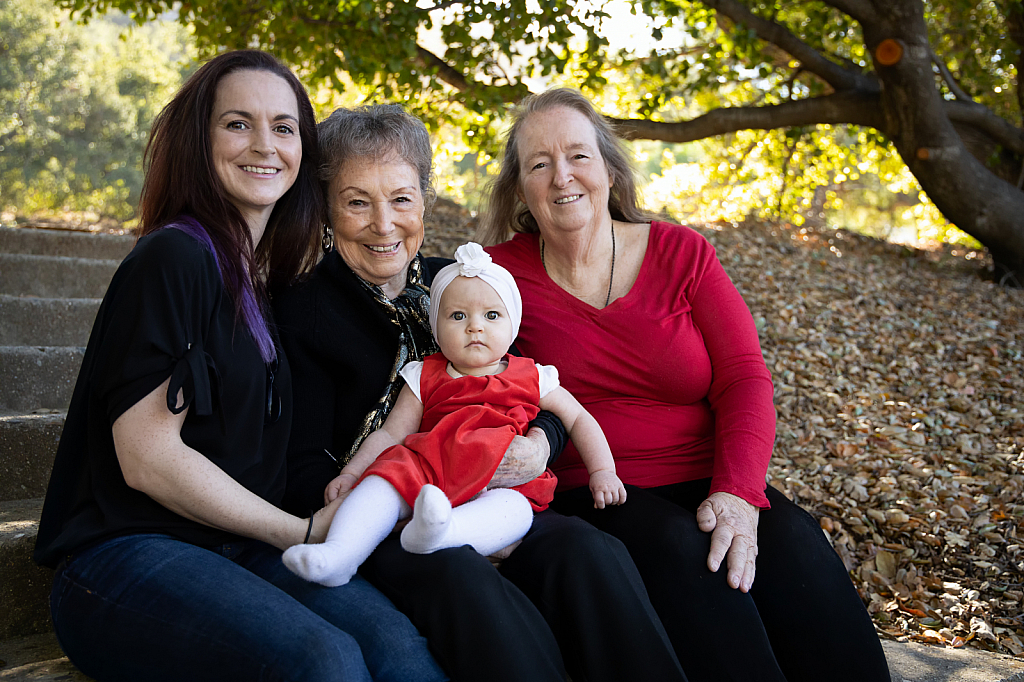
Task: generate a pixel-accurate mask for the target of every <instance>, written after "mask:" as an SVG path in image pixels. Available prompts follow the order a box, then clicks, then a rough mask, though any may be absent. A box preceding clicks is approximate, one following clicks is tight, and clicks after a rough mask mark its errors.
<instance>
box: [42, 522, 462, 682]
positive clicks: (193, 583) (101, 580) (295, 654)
mask: <svg viewBox="0 0 1024 682" xmlns="http://www.w3.org/2000/svg"><path fill="white" fill-rule="evenodd" d="M50 610H51V613H52V615H53V623H54V628H55V630H56V632H57V638H58V640H59V641H60V644H61V646H62V647H63V649H64V651H65V653H67V655H68V657H69V658H70V659H71V661H72V662H73V663H74V664H75V665H76V666H78V667H79V668H80V669H81V670H82V672H84V673H86V674H87V675H90V676H92V677H95V678H96V679H98V680H103V681H106V680H131V681H137V680H168V681H171V680H173V681H175V682H180V681H181V680H211V682H213V681H216V682H224V681H226V680H246V681H255V680H261V681H262V680H268V681H270V680H273V681H278V680H281V681H284V680H288V681H296V682H298V681H303V682H305V681H309V682H314V681H316V682H324V681H331V680H338V681H344V682H369V681H370V680H375V681H376V682H384V681H385V680H387V681H389V682H421V681H427V680H445V679H447V678H446V676H445V674H444V673H443V672H442V671H441V669H440V667H439V666H438V665H437V663H436V662H435V661H434V659H433V657H432V656H431V654H430V652H429V651H428V649H427V643H426V640H425V639H424V638H423V637H422V636H420V634H419V633H418V632H417V631H416V628H415V627H413V625H412V623H410V622H409V619H408V618H406V617H405V616H404V615H402V614H401V613H400V612H399V611H398V610H397V609H395V607H394V606H393V605H392V603H391V602H390V601H388V599H387V598H386V597H385V596H384V595H382V594H381V593H380V592H379V591H377V589H376V588H374V587H373V586H371V585H370V584H369V583H368V582H366V581H365V580H364V579H363V578H362V577H360V576H358V575H357V576H356V577H355V578H353V580H352V581H351V582H350V583H349V584H348V585H345V586H343V587H338V588H327V587H322V586H320V585H315V584H313V583H308V582H306V581H304V580H302V579H301V578H299V577H298V576H296V575H294V574H292V573H291V572H290V571H289V570H288V569H287V568H285V566H284V564H282V563H281V552H280V551H279V550H277V549H275V548H273V547H271V546H269V545H266V544H264V543H262V542H258V541H255V540H246V541H242V542H238V543H232V544H228V545H223V546H221V547H219V548H216V550H215V551H211V550H209V549H204V548H201V547H196V546H195V545H190V544H188V543H184V542H181V541H180V540H176V539H174V538H172V537H169V536H166V535H156V534H154V535H128V536H124V537H119V538H114V539H113V540H108V541H106V542H103V543H100V544H98V545H96V546H94V547H91V548H88V549H86V550H85V551H82V552H79V553H76V554H75V555H73V556H72V557H71V558H70V559H69V560H67V561H65V562H63V563H62V564H61V565H60V566H59V567H58V569H57V575H56V577H55V579H54V585H53V592H52V594H51V596H50Z"/></svg>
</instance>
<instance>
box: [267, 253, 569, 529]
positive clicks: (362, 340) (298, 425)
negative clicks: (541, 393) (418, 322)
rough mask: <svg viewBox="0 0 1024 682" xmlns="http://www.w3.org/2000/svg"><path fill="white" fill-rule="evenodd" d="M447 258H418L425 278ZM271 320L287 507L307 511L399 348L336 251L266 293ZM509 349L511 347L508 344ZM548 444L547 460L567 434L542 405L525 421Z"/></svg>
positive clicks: (393, 330)
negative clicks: (282, 409)
mask: <svg viewBox="0 0 1024 682" xmlns="http://www.w3.org/2000/svg"><path fill="white" fill-rule="evenodd" d="M451 262H452V261H451V260H449V259H444V258H427V259H425V263H426V266H427V267H426V268H425V273H424V279H425V280H426V283H427V284H429V283H430V282H431V281H432V280H433V277H434V274H436V273H437V271H438V270H440V269H441V268H442V267H444V266H445V265H447V264H448V263H451ZM273 306H274V319H275V321H276V323H277V328H278V332H279V334H280V337H281V344H282V346H283V347H284V351H285V354H286V355H287V357H288V362H289V364H290V365H291V370H292V386H293V405H294V410H293V415H294V416H293V419H292V432H291V437H290V439H289V443H288V485H287V490H286V493H285V498H284V502H283V504H282V506H283V508H284V509H285V510H286V511H289V512H291V513H294V514H297V515H306V514H308V513H309V511H310V510H311V509H319V508H320V507H321V506H323V493H324V488H326V487H327V484H328V483H330V481H331V480H332V479H333V478H334V477H335V476H337V475H338V467H337V464H336V463H335V462H334V460H333V459H332V458H331V457H330V456H329V455H328V454H327V453H326V452H325V449H326V450H328V451H330V453H331V454H332V455H334V456H336V457H340V456H341V455H343V454H344V453H346V452H348V450H349V448H350V447H351V446H352V443H353V442H354V441H355V438H356V434H357V431H358V429H359V425H360V423H361V422H362V420H363V418H364V417H365V416H366V414H367V413H368V412H369V411H370V410H371V409H372V408H373V406H374V405H375V404H376V402H377V400H378V398H379V397H380V395H381V393H382V392H383V391H384V387H385V385H386V384H387V380H388V376H389V374H390V373H391V368H392V366H393V364H394V361H395V354H396V353H397V352H398V337H399V330H398V327H396V326H395V325H394V324H393V323H392V322H391V320H390V319H389V318H388V316H387V314H386V313H385V312H384V311H383V310H381V308H380V306H379V305H378V304H377V303H376V301H374V300H373V297H372V296H371V295H370V294H369V292H367V291H366V289H365V288H364V287H363V286H362V284H361V283H360V282H359V280H358V278H357V277H356V275H355V273H353V272H352V270H351V269H350V268H349V267H348V265H346V263H345V261H344V260H342V258H341V256H340V255H339V254H338V252H337V251H332V252H330V253H329V254H327V255H326V256H324V258H323V260H322V261H321V262H320V264H319V265H318V266H317V268H316V270H315V272H314V273H313V275H312V276H311V277H310V278H309V279H308V280H306V281H304V282H301V283H299V284H297V285H295V286H292V287H289V288H287V289H284V290H282V291H279V292H276V293H275V295H274V298H273ZM513 352H515V351H514V350H513ZM531 426H537V427H539V428H541V429H543V430H544V433H545V434H546V435H547V437H548V441H549V443H550V445H551V452H552V457H551V459H550V461H549V464H550V463H551V462H553V461H554V460H555V458H556V457H557V456H558V454H560V453H561V452H562V449H563V447H564V446H565V444H566V440H567V434H566V432H565V429H564V428H563V427H562V423H561V422H560V421H559V420H558V418H557V417H555V416H554V415H552V414H551V413H548V412H542V413H541V414H540V415H538V417H537V419H536V420H535V421H534V422H533V423H532V424H531Z"/></svg>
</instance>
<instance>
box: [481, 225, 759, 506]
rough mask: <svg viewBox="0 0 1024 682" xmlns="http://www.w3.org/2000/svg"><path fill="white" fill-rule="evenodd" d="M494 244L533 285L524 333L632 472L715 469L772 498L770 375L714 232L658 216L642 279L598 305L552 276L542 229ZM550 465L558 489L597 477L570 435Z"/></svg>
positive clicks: (698, 473)
mask: <svg viewBox="0 0 1024 682" xmlns="http://www.w3.org/2000/svg"><path fill="white" fill-rule="evenodd" d="M487 250H488V251H489V252H490V254H491V256H492V257H493V258H494V261H495V262H496V263H499V264H500V265H502V266H504V267H505V268H507V269H508V270H509V271H510V272H511V273H512V274H513V275H514V276H515V278H516V282H517V283H518V285H519V290H520V292H521V293H522V296H523V322H522V326H521V327H520V330H519V337H518V339H517V340H516V345H517V346H518V347H519V349H520V350H521V351H522V353H523V355H524V356H526V357H530V358H533V359H534V360H536V361H537V362H540V363H543V364H548V365H554V366H555V367H557V368H558V372H559V376H560V377H561V380H562V385H563V386H564V387H565V388H566V389H567V390H568V391H569V392H570V393H572V394H573V395H574V396H575V397H576V399H577V400H579V401H580V403H582V404H583V406H584V407H585V408H586V409H587V410H588V411H589V412H590V413H591V414H592V415H594V417H595V418H596V419H597V421H598V423H600V425H601V427H602V429H603V430H604V433H605V436H606V437H607V438H608V442H609V445H610V446H611V449H612V453H613V454H614V455H615V463H616V469H617V473H618V475H619V477H620V478H621V479H622V480H623V481H624V482H626V483H632V484H634V485H637V486H639V487H642V488H650V487H655V486H661V485H668V484H672V483H679V482H682V481H692V480H696V479H701V478H708V477H711V492H720V491H721V492H728V493H732V494H734V495H738V496H739V497H742V498H743V499H744V500H746V501H747V502H750V503H751V504H753V505H755V506H758V507H761V508H768V506H769V505H768V500H767V498H765V495H764V490H765V473H766V472H767V469H768V460H769V458H770V457H771V452H772V445H773V443H774V441H775V408H774V404H773V397H772V396H773V388H772V382H771V375H770V374H769V372H768V369H767V367H766V366H765V363H764V358H763V356H762V355H761V346H760V343H759V341H758V338H757V329H756V328H755V326H754V321H753V319H752V317H751V315H750V311H749V310H748V308H747V306H746V304H745V303H744V302H743V299H742V297H741V296H740V294H739V292H738V291H736V287H735V286H733V284H732V282H731V281H730V280H729V277H728V275H726V274H725V270H723V269H722V266H721V264H720V263H719V262H718V258H717V257H716V256H715V250H714V247H712V246H711V244H709V243H708V242H707V240H706V239H704V237H702V236H701V235H700V234H698V233H697V232H695V231H693V230H691V229H690V228H688V227H683V226H680V225H672V224H669V223H663V222H657V221H655V222H653V223H652V224H651V231H650V237H649V240H648V244H647V253H646V255H645V256H644V261H643V264H642V265H641V267H640V273H639V275H638V276H637V279H636V282H635V283H634V284H633V287H632V288H631V289H630V291H629V293H627V294H626V295H625V296H623V297H622V298H618V299H616V300H615V301H612V303H611V305H609V306H608V307H606V308H603V309H600V310H599V309H597V308H594V307H592V306H590V305H588V304H586V303H584V302H582V301H580V300H579V299H577V298H576V297H574V296H572V295H571V294H569V293H568V292H566V291H565V290H563V289H562V288H561V287H559V286H558V285H557V284H555V283H554V282H553V281H552V280H551V278H550V277H548V275H547V273H546V272H545V271H544V267H543V265H542V263H541V260H540V251H539V237H538V235H536V234H529V235H527V234H519V235H516V236H515V237H514V238H513V239H512V240H511V241H509V242H506V243H504V244H499V245H497V246H493V247H489V248H488V249H487ZM552 469H553V470H554V472H555V474H556V475H557V476H558V487H559V489H568V488H575V487H579V486H583V485H587V482H588V480H589V477H588V475H587V470H586V467H585V466H584V465H583V462H582V461H581V460H580V457H579V453H578V452H577V451H576V449H575V448H574V447H573V446H572V445H571V444H570V445H569V446H567V448H566V450H565V452H563V454H562V456H561V457H560V458H559V459H558V461H557V462H556V463H555V464H554V466H553V467H552Z"/></svg>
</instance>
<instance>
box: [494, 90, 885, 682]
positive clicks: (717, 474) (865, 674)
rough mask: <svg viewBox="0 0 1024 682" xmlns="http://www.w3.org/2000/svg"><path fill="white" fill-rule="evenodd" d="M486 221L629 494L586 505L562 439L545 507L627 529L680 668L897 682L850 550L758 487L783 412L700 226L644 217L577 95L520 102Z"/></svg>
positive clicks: (536, 341) (622, 158)
mask: <svg viewBox="0 0 1024 682" xmlns="http://www.w3.org/2000/svg"><path fill="white" fill-rule="evenodd" d="M482 222H483V229H482V231H481V232H482V234H481V235H479V237H480V241H481V242H483V243H489V244H495V245H494V246H491V247H489V248H488V249H487V250H488V251H489V252H490V253H491V256H492V257H493V258H494V261H495V262H496V263H498V264H500V265H502V266H503V267H505V268H506V269H508V270H509V272H511V273H512V274H513V275H514V276H515V278H516V283H517V284H518V286H519V290H520V292H521V294H522V297H523V319H522V324H521V326H520V328H519V336H518V339H517V341H516V343H517V344H518V345H519V348H521V349H522V351H523V352H524V353H525V354H527V355H528V356H530V357H531V358H533V359H535V360H537V361H538V362H542V363H545V364H552V365H554V366H556V367H558V371H559V378H560V380H561V381H562V383H563V385H564V386H565V387H566V388H567V389H568V390H569V391H570V392H571V393H572V394H573V395H574V396H576V398H577V399H578V400H579V401H580V403H582V404H583V406H584V407H585V408H587V410H588V411H590V413H591V414H593V415H594V418H595V419H597V421H598V423H599V424H600V425H601V428H602V429H603V430H604V433H605V435H606V436H607V438H608V442H609V444H610V445H611V449H612V452H613V454H614V455H615V463H616V473H617V474H618V475H619V476H620V477H621V478H622V480H623V481H624V482H625V483H626V489H627V491H628V495H629V500H628V502H627V503H626V504H623V505H620V506H616V507H610V508H608V509H605V510H600V513H598V511H597V510H594V509H593V508H592V507H593V505H592V504H590V503H589V500H588V499H587V498H588V496H589V495H588V493H589V491H588V490H587V487H586V481H587V479H586V473H587V472H586V469H585V467H584V466H583V463H582V462H581V460H580V458H579V454H578V453H577V452H575V451H574V449H573V448H572V446H571V445H570V446H568V447H567V448H566V452H565V453H564V454H563V455H562V457H561V458H560V460H559V461H558V463H557V464H556V465H555V466H554V467H552V469H553V471H554V472H555V474H556V475H557V476H558V492H557V494H556V495H555V500H554V502H553V503H552V506H553V507H554V508H555V509H557V510H558V511H560V512H561V513H563V514H568V515H572V516H575V517H579V518H582V519H584V520H586V521H588V522H589V523H592V524H593V525H594V526H596V527H597V528H600V529H601V530H604V531H606V532H608V533H610V534H611V535H614V536H615V537H617V538H619V539H621V540H622V541H623V543H624V544H625V545H626V547H627V548H628V550H629V554H630V557H631V558H632V560H633V561H634V563H635V565H636V567H637V569H638V570H639V571H640V574H641V575H642V576H643V579H644V584H645V586H646V587H647V590H648V592H649V594H650V598H651V601H652V602H653V604H654V607H655V608H656V609H657V611H658V614H659V615H660V616H661V619H662V622H663V623H664V625H665V628H666V630H667V631H668V633H669V637H670V638H671V640H672V642H673V644H675V647H676V653H677V654H678V655H679V659H680V661H682V664H683V669H684V670H685V671H686V675H687V676H688V677H689V679H690V680H693V681H694V682H698V681H700V682H703V681H707V682H721V681H723V680H760V681H762V682H769V681H771V682H810V681H811V680H818V679H821V678H822V677H826V678H828V679H829V680H832V681H833V682H836V681H839V680H843V681H846V682H888V680H889V671H888V669H887V666H886V662H885V657H884V655H883V652H882V647H881V645H880V644H879V641H878V637H877V636H876V635H875V631H874V628H873V627H872V624H871V619H870V618H869V617H868V614H867V611H866V610H865V609H864V605H863V604H862V603H861V601H860V599H859V597H858V595H857V592H856V590H855V589H854V587H853V584H852V583H851V582H850V579H849V576H848V575H847V574H846V569H845V568H844V566H843V562H842V561H841V560H840V559H839V556H838V555H837V554H836V553H835V551H834V550H833V549H832V547H831V546H830V545H829V543H828V541H827V540H826V539H825V537H824V536H823V535H822V533H821V529H820V528H819V527H818V524H817V522H816V521H815V520H814V519H813V518H812V517H811V516H810V514H808V513H807V512H805V511H804V510H803V509H801V508H800V507H799V506H798V505H796V504H794V503H793V502H791V501H790V500H789V499H787V498H786V497H785V495H783V494H782V493H781V492H779V491H778V490H776V489H775V488H772V487H771V486H766V485H765V474H766V471H767V468H768V460H769V458H770V456H771V453H772V446H773V443H774V439H775V409H774V406H773V403H772V399H773V387H772V382H771V376H770V374H769V373H768V369H767V367H766V366H765V362H764V358H763V356H762V354H761V347H760V344H759V341H758V335H757V329H756V328H755V326H754V320H753V318H752V317H751V315H750V311H749V310H748V309H747V306H746V304H745V303H744V302H743V298H742V297H741V296H740V294H739V292H738V291H737V290H736V287H734V286H733V284H732V282H731V281H730V280H729V277H728V275H726V273H725V270H724V269H723V268H722V265H721V264H720V263H719V262H718V259H717V258H716V256H715V250H714V248H713V247H712V246H711V245H710V244H709V243H708V242H707V240H705V239H704V237H702V236H701V235H700V234H699V233H698V232H696V231H694V230H691V229H689V228H688V227H685V226H682V225H674V224H671V223H667V222H662V221H659V220H653V219H652V217H651V216H649V215H647V214H646V213H645V212H644V210H643V209H642V208H641V206H640V201H639V197H638V191H637V186H636V181H635V173H634V170H633V165H632V163H631V160H630V156H629V154H628V152H627V151H626V150H625V149H624V148H623V146H622V144H621V142H620V141H619V140H618V138H617V137H616V136H615V132H614V130H612V128H611V126H610V125H609V124H608V122H607V121H606V120H605V119H604V117H603V116H602V115H601V113H600V112H599V111H598V110H597V109H596V108H595V107H594V105H593V104H591V103H590V101H588V100H587V99H586V98H585V97H584V96H583V95H582V94H580V93H579V92H578V91H575V90H569V89H564V88H559V89H554V90H548V91H546V92H543V93H540V94H537V95H533V96H531V97H530V98H528V99H527V100H526V101H524V102H523V103H522V104H521V105H520V107H518V108H517V110H516V111H515V113H514V115H513V121H512V125H511V127H510V128H509V131H508V134H507V138H506V147H505V157H504V160H503V162H502V168H501V173H500V174H499V175H498V176H497V178H496V179H495V182H494V184H493V185H492V187H491V192H490V202H489V208H488V211H487V213H486V214H485V216H484V219H483V221H482ZM513 234H514V236H512V239H511V240H509V241H505V240H506V239H508V237H509V236H511V235H513ZM499 242H501V243H499ZM755 570H756V574H757V581H756V582H755V581H754V574H755ZM826 671H827V672H826Z"/></svg>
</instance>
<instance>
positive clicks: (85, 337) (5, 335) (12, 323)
mask: <svg viewBox="0 0 1024 682" xmlns="http://www.w3.org/2000/svg"><path fill="white" fill-rule="evenodd" d="M101 300H102V299H99V298H27V297H21V296H6V295H0V320H3V324H2V325H0V346H25V345H33V346H84V345H85V344H86V343H88V342H89V332H90V331H91V330H92V323H93V321H94V320H95V319H96V311H97V310H99V307H100V301H101Z"/></svg>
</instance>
